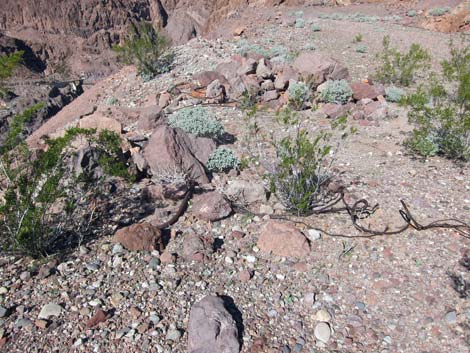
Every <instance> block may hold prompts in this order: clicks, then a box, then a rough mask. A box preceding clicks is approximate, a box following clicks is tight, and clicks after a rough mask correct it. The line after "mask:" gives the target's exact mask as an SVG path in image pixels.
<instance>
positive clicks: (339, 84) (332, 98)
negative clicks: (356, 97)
mask: <svg viewBox="0 0 470 353" xmlns="http://www.w3.org/2000/svg"><path fill="white" fill-rule="evenodd" d="M352 94H353V92H352V90H351V87H350V86H349V83H348V82H347V81H346V80H329V81H326V83H325V84H324V86H323V87H322V90H321V92H320V99H321V100H322V101H323V102H327V103H338V104H345V103H347V102H348V101H349V99H350V98H351V97H352Z"/></svg>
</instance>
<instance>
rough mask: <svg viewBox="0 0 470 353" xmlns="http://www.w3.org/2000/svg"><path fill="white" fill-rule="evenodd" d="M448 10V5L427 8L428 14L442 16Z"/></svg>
mask: <svg viewBox="0 0 470 353" xmlns="http://www.w3.org/2000/svg"><path fill="white" fill-rule="evenodd" d="M449 11H450V8H449V7H436V8H434V9H431V10H429V14H430V15H431V16H434V17H438V16H444V15H445V14H446V13H448V12H449Z"/></svg>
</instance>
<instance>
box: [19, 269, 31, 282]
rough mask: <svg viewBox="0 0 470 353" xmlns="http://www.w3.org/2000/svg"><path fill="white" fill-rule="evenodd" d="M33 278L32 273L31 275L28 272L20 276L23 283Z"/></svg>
mask: <svg viewBox="0 0 470 353" xmlns="http://www.w3.org/2000/svg"><path fill="white" fill-rule="evenodd" d="M30 278H31V273H29V272H28V271H24V272H21V274H20V279H21V280H22V281H27V280H29V279H30Z"/></svg>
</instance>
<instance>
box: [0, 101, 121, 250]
mask: <svg viewBox="0 0 470 353" xmlns="http://www.w3.org/2000/svg"><path fill="white" fill-rule="evenodd" d="M40 108H41V105H37V106H34V107H32V108H30V109H28V110H27V111H26V112H25V113H23V114H20V115H17V116H15V117H14V118H13V121H12V122H11V124H10V130H9V132H8V134H7V137H6V139H5V141H4V144H3V145H2V146H1V148H0V166H1V172H2V173H3V176H4V178H3V179H2V181H1V183H0V184H1V188H2V190H3V197H2V199H1V200H0V219H1V222H0V248H1V249H2V250H4V251H14V252H19V253H22V254H27V255H30V256H33V257H41V256H43V255H46V254H47V253H48V250H50V249H51V247H52V246H53V244H54V243H55V242H56V241H57V239H58V238H61V237H63V236H64V234H65V233H66V230H67V231H70V232H75V233H76V232H78V230H77V229H76V228H75V226H74V223H73V222H72V221H71V218H70V217H71V215H72V214H73V212H74V211H75V206H76V205H77V203H80V202H81V201H83V199H85V201H86V202H85V203H86V207H87V208H89V207H90V203H91V202H92V201H91V200H90V199H88V198H87V197H90V198H93V197H94V195H95V194H96V189H97V187H98V183H97V180H96V179H93V178H94V176H92V175H91V174H88V171H84V174H87V175H84V174H82V175H81V176H79V177H77V176H75V175H73V174H74V170H73V167H72V166H73V163H70V161H71V160H72V159H73V156H74V153H75V152H74V150H73V149H72V148H71V145H72V141H74V140H75V139H76V138H77V137H78V136H83V137H86V138H87V139H88V141H89V142H90V143H91V144H92V145H93V150H94V151H96V153H97V156H98V165H99V166H100V167H101V168H102V170H103V171H104V173H106V174H111V175H127V174H125V173H124V171H123V169H124V168H126V167H125V166H126V164H125V163H124V162H123V161H122V160H121V159H118V156H117V151H116V145H117V144H118V142H117V141H118V139H119V136H117V135H116V134H114V133H112V132H109V131H108V132H106V131H103V132H102V133H100V135H99V136H98V137H97V138H94V137H93V136H92V135H93V134H94V131H93V130H84V129H78V128H72V129H69V130H67V131H66V133H65V135H64V136H63V137H59V138H56V139H48V140H46V143H47V149H45V151H42V152H41V153H38V154H36V155H34V154H33V153H32V152H31V151H30V150H29V149H28V147H27V145H26V143H25V142H24V136H23V133H24V124H25V123H26V122H28V121H29V120H30V119H31V117H32V116H33V114H34V112H35V111H37V110H38V109H40ZM126 172H127V170H126ZM79 179H82V180H91V181H92V182H91V183H89V184H87V185H88V188H90V189H91V190H92V191H91V192H90V193H88V194H87V195H88V196H84V194H86V193H87V192H88V191H87V190H85V189H86V188H85V189H80V187H79V186H78V185H80V182H79ZM75 219H79V220H81V221H80V222H82V221H83V217H82V216H81V215H80V216H79V217H75ZM67 241H69V240H68V239H67Z"/></svg>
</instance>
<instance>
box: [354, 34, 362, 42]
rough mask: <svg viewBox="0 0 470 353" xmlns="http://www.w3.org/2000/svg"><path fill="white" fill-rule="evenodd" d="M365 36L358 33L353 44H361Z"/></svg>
mask: <svg viewBox="0 0 470 353" xmlns="http://www.w3.org/2000/svg"><path fill="white" fill-rule="evenodd" d="M362 39H363V35H362V33H358V34H356V35H355V36H354V39H353V43H360V42H362Z"/></svg>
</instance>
